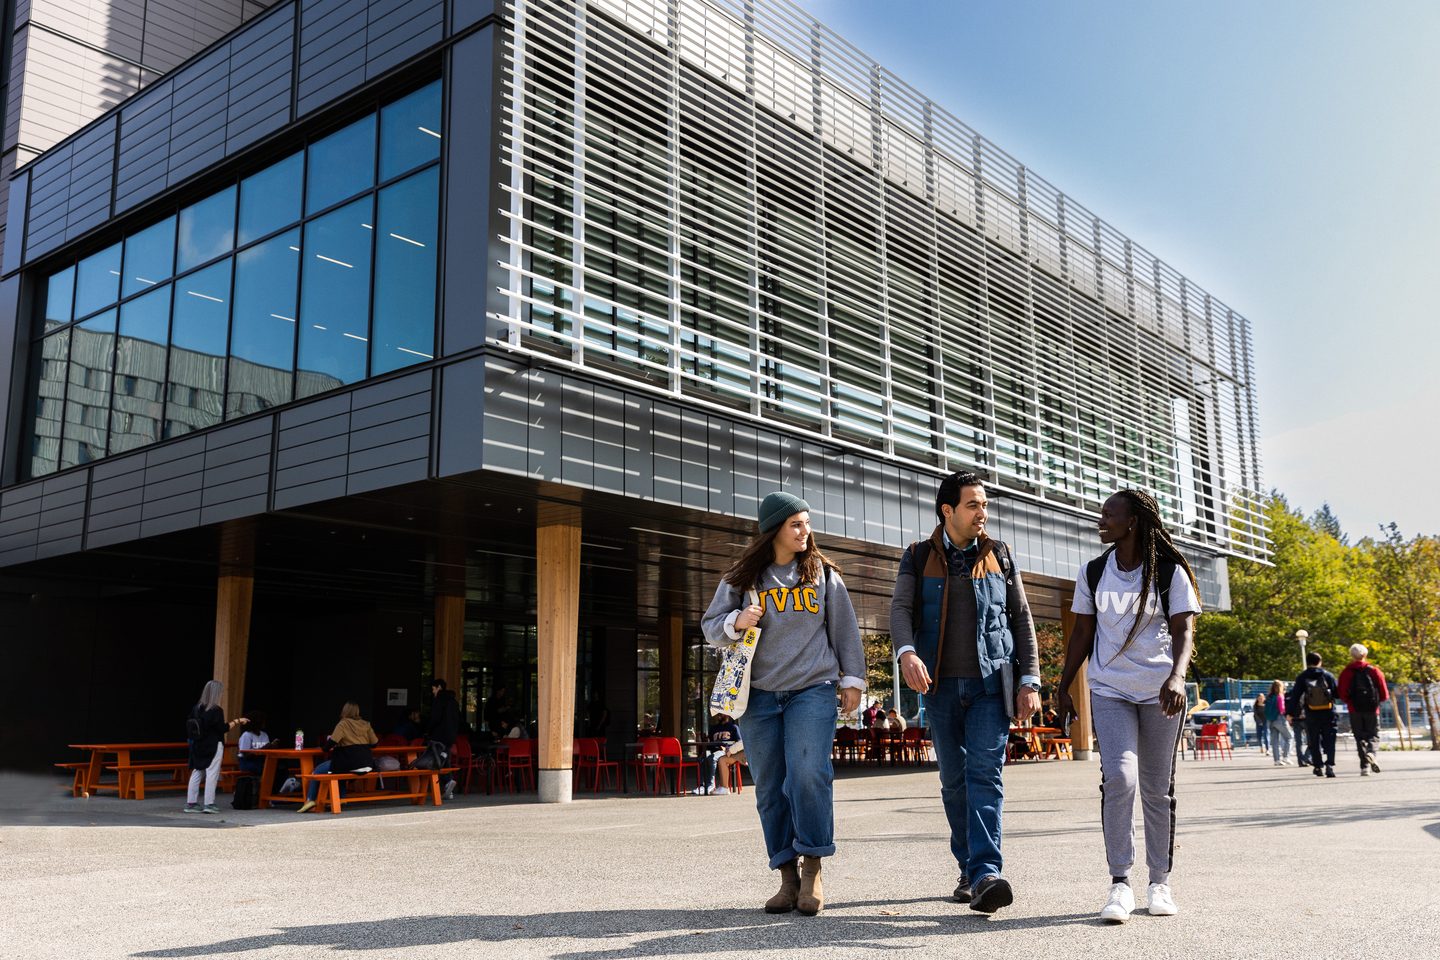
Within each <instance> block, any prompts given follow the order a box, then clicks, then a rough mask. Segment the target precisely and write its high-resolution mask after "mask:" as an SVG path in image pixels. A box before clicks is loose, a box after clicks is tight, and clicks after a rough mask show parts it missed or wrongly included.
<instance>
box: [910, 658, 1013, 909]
mask: <svg viewBox="0 0 1440 960" xmlns="http://www.w3.org/2000/svg"><path fill="white" fill-rule="evenodd" d="M925 709H926V712H927V714H928V717H929V720H930V740H931V742H933V743H934V744H935V759H936V760H937V761H939V764H940V799H941V800H942V801H943V802H944V804H945V817H946V819H947V820H949V821H950V852H951V853H953V854H954V855H955V862H956V863H958V864H959V865H960V871H961V872H962V873H963V874H965V876H966V877H968V878H969V879H970V882H971V883H975V882H978V881H979V880H980V879H981V878H982V877H987V876H989V875H991V874H999V873H1000V866H1001V858H1000V811H1001V806H1002V805H1003V804H1004V802H1005V787H1004V785H1003V784H1002V783H1001V781H1000V770H1001V768H1002V767H1003V766H1004V765H1005V739H1006V736H1007V735H1008V734H1009V732H1010V717H1009V715H1008V711H1006V709H1005V703H1004V696H1003V695H1002V694H1000V693H986V692H985V681H984V680H980V679H978V678H977V679H968V678H962V677H944V678H942V679H940V680H937V681H935V684H934V686H932V687H931V688H930V692H929V693H927V694H925Z"/></svg>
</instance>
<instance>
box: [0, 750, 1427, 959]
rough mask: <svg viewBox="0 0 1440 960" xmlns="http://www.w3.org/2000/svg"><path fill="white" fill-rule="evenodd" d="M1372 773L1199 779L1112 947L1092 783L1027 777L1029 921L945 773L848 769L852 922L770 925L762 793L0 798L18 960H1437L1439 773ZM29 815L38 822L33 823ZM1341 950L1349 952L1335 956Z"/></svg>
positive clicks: (1010, 781) (1024, 902) (842, 833)
mask: <svg viewBox="0 0 1440 960" xmlns="http://www.w3.org/2000/svg"><path fill="white" fill-rule="evenodd" d="M1381 763H1382V765H1383V767H1384V773H1383V774H1381V775H1380V776H1371V777H1368V778H1365V779H1361V778H1360V777H1359V776H1358V775H1357V773H1356V765H1355V761H1354V760H1353V758H1352V757H1350V756H1347V757H1346V758H1345V762H1344V763H1343V764H1342V767H1341V772H1342V775H1341V777H1340V778H1339V779H1336V780H1328V781H1327V780H1317V779H1315V778H1314V777H1312V776H1310V775H1308V774H1305V773H1301V772H1298V771H1296V770H1295V768H1293V767H1289V768H1276V767H1273V766H1272V765H1271V764H1270V762H1269V761H1268V760H1264V759H1262V758H1261V757H1260V756H1259V755H1258V753H1256V752H1255V751H1254V750H1253V748H1252V749H1248V750H1245V751H1243V752H1242V754H1241V755H1240V756H1237V757H1236V759H1234V760H1233V761H1229V762H1221V761H1214V760H1211V761H1206V762H1203V763H1196V762H1185V763H1182V764H1181V767H1180V772H1179V791H1178V792H1179V798H1180V800H1179V802H1180V818H1181V819H1180V827H1179V835H1178V842H1179V849H1178V850H1177V853H1176V872H1175V875H1174V888H1175V897H1176V900H1177V902H1178V903H1179V905H1180V908H1181V913H1180V915H1179V916H1177V917H1165V918H1162V917H1150V916H1148V915H1145V914H1137V915H1136V916H1135V917H1134V918H1133V920H1132V921H1131V922H1130V923H1129V924H1126V925H1124V926H1120V927H1111V926H1102V925H1101V924H1099V923H1098V922H1097V921H1096V920H1095V913H1096V912H1097V911H1098V910H1099V908H1100V906H1101V905H1102V902H1103V900H1104V896H1105V892H1106V888H1107V885H1108V878H1107V876H1106V873H1105V868H1104V862H1103V857H1102V852H1101V851H1102V848H1101V842H1100V835H1099V827H1098V823H1097V817H1098V813H1099V804H1098V800H1097V793H1096V783H1097V781H1098V777H1099V772H1098V765H1097V764H1094V763H1060V762H1050V763H1040V764H1036V763H1031V764H1022V765H1019V766H1015V767H1011V768H1010V769H1009V771H1007V774H1006V782H1007V793H1008V798H1009V799H1008V803H1007V805H1006V839H1005V852H1006V861H1007V862H1006V873H1007V875H1008V876H1009V877H1010V879H1011V880H1012V882H1013V883H1014V885H1015V889H1016V903H1015V905H1014V906H1013V907H1011V908H1009V909H1007V910H1005V911H1002V912H1001V913H999V914H997V915H996V916H995V917H994V918H993V919H987V918H985V917H983V916H981V915H979V914H976V913H973V912H971V911H969V910H968V909H965V908H964V907H961V906H959V905H956V904H953V903H951V902H950V901H949V900H948V894H949V892H950V889H951V887H952V886H953V884H954V880H955V871H954V869H953V867H954V865H953V864H952V863H949V862H948V859H949V857H948V853H947V846H946V843H945V840H944V839H943V837H944V829H945V828H944V818H943V814H942V812H941V808H940V803H939V797H938V784H937V782H936V778H935V774H934V772H933V770H923V771H920V772H914V773H900V774H891V775H885V776H877V775H873V774H862V775H843V776H842V779H841V780H840V782H839V783H838V784H837V787H836V818H837V830H838V840H839V844H840V851H839V854H838V855H837V856H836V857H835V858H833V859H832V860H829V861H827V863H826V874H825V876H826V891H827V893H828V895H829V899H830V904H829V906H828V908H827V909H826V911H825V912H824V913H823V914H822V915H821V916H820V917H817V918H813V919H811V918H804V917H799V916H796V915H788V916H782V917H769V916H766V915H765V914H764V913H762V912H760V911H759V910H758V909H757V906H758V904H759V903H761V902H762V901H763V900H764V899H765V897H767V896H768V895H769V894H770V893H771V892H772V891H773V885H774V882H775V881H774V877H773V875H771V874H770V873H768V872H767V871H766V870H764V869H763V864H764V854H763V849H762V845H761V842H760V836H759V830H758V828H757V825H756V818H755V813H754V804H753V797H754V794H753V792H751V791H749V790H747V791H746V792H745V793H744V794H743V795H741V796H732V797H710V798H697V797H685V798H664V799H656V798H637V797H608V796H607V797H602V798H601V799H583V800H581V801H578V802H576V803H575V804H573V805H569V806H545V805H540V804H536V803H527V802H520V803H495V802H487V801H484V800H483V799H472V798H466V799H465V800H464V801H462V802H460V803H458V804H456V805H454V806H450V807H446V808H445V809H442V810H434V809H424V810H415V811H412V810H411V809H410V808H406V807H403V806H392V807H389V808H388V809H375V808H371V809H369V810H356V811H355V812H354V813H348V812H347V813H346V814H343V815H341V816H338V817H332V816H328V815H326V816H316V815H309V816H305V817H299V816H296V815H294V814H289V813H279V812H276V811H247V812H244V813H236V812H233V811H228V809H227V812H226V813H225V814H224V815H222V816H219V817H198V816H187V815H182V814H180V813H179V812H178V810H177V808H178V806H179V803H177V802H176V801H175V800H174V799H173V797H166V798H162V799H152V800H147V801H145V802H144V803H134V802H121V801H118V800H115V799H113V798H104V799H92V800H89V801H84V800H72V799H70V798H69V797H63V798H57V797H56V796H55V794H54V792H52V791H51V790H50V782H49V781H40V780H22V779H21V778H16V777H9V778H5V779H3V780H0V797H3V798H4V799H3V800H0V806H3V807H5V808H7V809H5V810H3V811H0V815H3V820H0V823H4V824H7V825H5V826H0V890H3V891H4V900H5V906H4V909H3V910H0V956H4V957H12V956H13V957H26V958H36V960H39V958H52V957H53V958H66V960H73V958H77V957H85V958H102V960H103V958H112V957H113V958H120V957H205V958H209V957H232V956H238V957H246V958H253V960H271V958H281V957H286V958H288V957H306V958H316V957H324V958H331V957H336V956H347V955H355V956H366V957H383V958H386V960H388V958H392V957H395V958H450V957H487V958H488V957H498V958H504V960H526V958H532V957H533V958H541V957H543V958H563V960H612V958H613V960H621V958H641V957H684V956H691V955H696V954H708V955H713V956H717V957H739V956H745V957H776V958H778V957H787V958H788V957H797V956H801V955H802V954H801V953H800V951H801V950H802V949H804V951H805V952H804V954H803V956H805V957H807V958H810V957H834V958H854V957H878V956H881V953H880V951H885V952H891V951H895V952H898V953H899V954H900V955H902V956H905V957H915V958H924V957H946V958H953V957H965V956H976V957H987V958H989V957H993V958H1029V957H1045V958H1047V960H1049V958H1055V960H1065V958H1070V957H1083V958H1086V960H1098V958H1105V957H1124V958H1127V960H1161V958H1168V957H1175V958H1181V957H1183V958H1187V960H1202V958H1241V957H1245V958H1249V957H1260V958H1268V957H1282V956H1283V957H1286V958H1295V957H1327V958H1348V957H1376V958H1380V957H1384V958H1387V960H1388V958H1393V957H1405V958H1417V957H1424V958H1429V957H1436V956H1440V790H1437V785H1440V754H1435V753H1430V752H1423V753H1422V752H1416V753H1404V754H1402V753H1393V752H1386V753H1383V754H1381ZM17 821H18V822H17ZM1322 938H1329V942H1328V943H1326V942H1324V939H1322Z"/></svg>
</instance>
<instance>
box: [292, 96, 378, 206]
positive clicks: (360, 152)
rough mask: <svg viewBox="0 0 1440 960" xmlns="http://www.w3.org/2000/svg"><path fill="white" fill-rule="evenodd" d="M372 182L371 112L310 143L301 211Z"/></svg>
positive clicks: (351, 193)
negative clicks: (303, 204) (341, 128)
mask: <svg viewBox="0 0 1440 960" xmlns="http://www.w3.org/2000/svg"><path fill="white" fill-rule="evenodd" d="M374 184H375V115H374V114H373V113H372V114H370V115H369V116H367V117H366V118H365V119H363V120H357V121H355V122H354V123H352V124H350V126H348V127H346V128H345V129H343V130H340V131H337V132H335V133H332V134H330V136H328V137H326V138H325V139H324V140H320V141H318V142H317V143H313V144H311V145H310V165H309V169H308V170H307V171H306V174H305V212H306V213H307V214H309V213H314V212H316V211H317V210H324V209H325V208H326V207H328V206H330V205H332V204H335V203H339V202H340V201H341V200H344V199H345V198H346V197H353V196H354V195H355V194H357V193H359V192H360V191H361V190H364V189H365V188H366V187H370V186H374Z"/></svg>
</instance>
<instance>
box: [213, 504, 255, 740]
mask: <svg viewBox="0 0 1440 960" xmlns="http://www.w3.org/2000/svg"><path fill="white" fill-rule="evenodd" d="M219 560H220V563H219V575H218V576H217V578H216V581H215V679H216V680H219V681H220V682H221V683H222V684H224V685H225V689H224V692H223V693H222V695H221V702H220V705H221V707H222V708H223V709H224V710H225V716H226V718H227V719H228V718H232V717H238V716H242V715H243V713H244V710H245V665H246V661H247V660H248V658H249V656H250V609H251V605H252V604H253V602H254V599H255V521H254V520H253V519H244V520H230V521H227V522H225V523H222V524H221V525H220V551H219ZM237 736H238V734H237Z"/></svg>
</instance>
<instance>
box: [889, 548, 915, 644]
mask: <svg viewBox="0 0 1440 960" xmlns="http://www.w3.org/2000/svg"><path fill="white" fill-rule="evenodd" d="M914 553H915V551H914V550H911V549H909V548H908V547H907V548H906V550H905V552H904V553H903V554H901V555H900V572H899V573H898V574H896V576H895V593H894V595H892V596H891V597H890V649H891V651H892V655H893V656H896V657H898V656H900V654H901V653H902V652H903V651H905V650H906V649H910V650H913V649H915V609H914V608H915V578H916V577H917V576H919V574H918V573H917V572H916V571H915V558H914V556H913V555H914Z"/></svg>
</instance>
